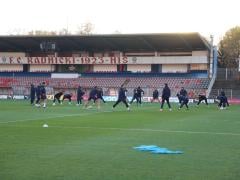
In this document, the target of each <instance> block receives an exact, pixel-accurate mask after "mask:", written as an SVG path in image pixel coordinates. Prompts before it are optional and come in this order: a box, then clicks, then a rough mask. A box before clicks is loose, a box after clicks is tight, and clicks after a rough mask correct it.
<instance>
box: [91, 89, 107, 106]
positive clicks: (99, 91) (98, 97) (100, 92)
mask: <svg viewBox="0 0 240 180" xmlns="http://www.w3.org/2000/svg"><path fill="white" fill-rule="evenodd" d="M97 99H101V100H102V101H103V102H104V103H106V101H105V100H104V99H103V90H102V88H97V93H96V99H94V103H95V102H96V100H97Z"/></svg>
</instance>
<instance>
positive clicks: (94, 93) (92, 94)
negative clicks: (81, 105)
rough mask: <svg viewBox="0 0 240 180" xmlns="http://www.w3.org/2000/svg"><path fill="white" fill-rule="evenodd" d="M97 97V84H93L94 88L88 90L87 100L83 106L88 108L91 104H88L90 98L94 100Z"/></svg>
mask: <svg viewBox="0 0 240 180" xmlns="http://www.w3.org/2000/svg"><path fill="white" fill-rule="evenodd" d="M96 98H97V86H95V87H94V88H92V89H91V90H90V92H89V97H88V100H87V102H86V104H85V107H86V108H90V107H91V106H88V105H89V103H90V101H91V100H93V101H94V100H95V99H96Z"/></svg>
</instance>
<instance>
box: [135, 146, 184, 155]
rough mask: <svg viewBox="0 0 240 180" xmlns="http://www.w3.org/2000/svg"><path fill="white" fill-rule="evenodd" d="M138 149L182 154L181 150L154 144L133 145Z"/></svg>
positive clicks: (155, 152) (154, 152) (156, 152)
mask: <svg viewBox="0 0 240 180" xmlns="http://www.w3.org/2000/svg"><path fill="white" fill-rule="evenodd" d="M134 149H136V150H138V151H149V152H151V153H153V154H182V153H183V152H182V151H172V150H169V149H167V148H162V147H158V146H156V145H141V146H137V147H134Z"/></svg>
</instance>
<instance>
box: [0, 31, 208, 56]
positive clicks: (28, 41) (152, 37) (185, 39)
mask: <svg viewBox="0 0 240 180" xmlns="http://www.w3.org/2000/svg"><path fill="white" fill-rule="evenodd" d="M42 42H53V43H55V44H56V47H57V51H60V52H61V51H62V52H63V51H92V52H93V51H94V52H96V51H116V50H120V51H122V52H129V51H139V50H141V51H160V52H166V51H170V52H171V51H185V52H186V51H194V50H209V49H210V44H209V43H208V42H207V41H206V40H205V39H204V38H203V37H202V36H201V35H200V34H199V33H159V34H107V35H64V36H62V35H61V36H60V35H54V36H50V35H46V36H0V52H37V51H40V43H42Z"/></svg>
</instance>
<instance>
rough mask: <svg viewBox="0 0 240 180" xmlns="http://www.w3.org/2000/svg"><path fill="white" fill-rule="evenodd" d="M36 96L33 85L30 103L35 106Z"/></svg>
mask: <svg viewBox="0 0 240 180" xmlns="http://www.w3.org/2000/svg"><path fill="white" fill-rule="evenodd" d="M35 94H36V89H35V87H34V85H33V84H31V88H30V100H31V101H30V102H31V105H34V100H35Z"/></svg>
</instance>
